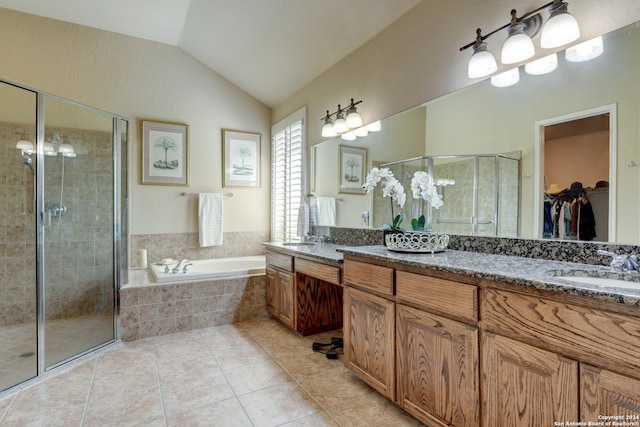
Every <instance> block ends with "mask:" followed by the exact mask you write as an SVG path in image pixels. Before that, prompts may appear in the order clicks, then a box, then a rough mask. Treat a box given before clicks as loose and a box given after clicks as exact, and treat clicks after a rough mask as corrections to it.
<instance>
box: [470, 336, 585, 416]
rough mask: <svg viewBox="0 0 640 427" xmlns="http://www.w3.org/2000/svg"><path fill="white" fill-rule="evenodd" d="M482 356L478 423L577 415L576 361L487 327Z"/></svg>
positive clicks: (483, 338)
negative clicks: (480, 410) (479, 419)
mask: <svg viewBox="0 0 640 427" xmlns="http://www.w3.org/2000/svg"><path fill="white" fill-rule="evenodd" d="M482 356H483V359H482V425H483V426H485V427H499V426H504V427H513V426H553V425H554V422H557V421H561V422H564V421H567V420H568V421H574V420H578V397H579V396H578V394H579V393H578V362H576V361H575V360H570V359H567V358H565V357H562V356H559V355H557V354H554V353H551V352H549V351H545V350H542V349H539V348H536V347H532V346H530V345H527V344H523V343H520V342H518V341H514V340H511V339H509V338H505V337H502V336H499V335H494V334H490V333H484V334H483V337H482Z"/></svg>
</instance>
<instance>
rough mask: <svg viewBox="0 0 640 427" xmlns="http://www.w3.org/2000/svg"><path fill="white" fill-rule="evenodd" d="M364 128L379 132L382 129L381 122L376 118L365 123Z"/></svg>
mask: <svg viewBox="0 0 640 427" xmlns="http://www.w3.org/2000/svg"><path fill="white" fill-rule="evenodd" d="M365 128H367V130H368V131H369V132H380V131H381V130H382V123H380V120H376V121H375V122H372V123H369V124H368V125H366V126H365Z"/></svg>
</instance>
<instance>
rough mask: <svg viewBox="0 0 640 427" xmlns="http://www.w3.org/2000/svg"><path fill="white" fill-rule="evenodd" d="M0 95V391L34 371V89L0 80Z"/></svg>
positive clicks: (35, 349) (35, 329) (35, 339)
mask: <svg viewBox="0 0 640 427" xmlns="http://www.w3.org/2000/svg"><path fill="white" fill-rule="evenodd" d="M0 100H8V101H9V102H1V103H0V150H1V153H2V156H1V157H0V162H1V165H2V166H1V167H0V183H1V184H0V200H2V203H0V211H1V214H0V251H1V252H0V254H1V255H0V390H4V389H5V388H7V387H10V386H12V385H14V384H18V383H20V382H22V381H25V380H27V379H29V378H32V377H35V376H36V375H38V361H37V350H38V346H37V322H36V320H37V319H36V268H35V265H36V243H35V242H36V239H35V227H34V226H35V222H36V219H35V218H36V215H35V203H34V200H35V182H34V179H35V173H34V171H35V169H34V168H35V166H36V163H35V151H34V148H35V144H33V142H34V141H35V138H36V93H35V92H33V91H30V90H26V89H23V88H20V87H16V86H14V85H10V84H7V83H3V82H0ZM29 144H31V145H30V146H29ZM18 145H20V147H21V148H17V146H18Z"/></svg>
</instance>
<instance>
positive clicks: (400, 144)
mask: <svg viewBox="0 0 640 427" xmlns="http://www.w3.org/2000/svg"><path fill="white" fill-rule="evenodd" d="M603 38H604V53H603V54H602V55H601V56H599V57H597V58H595V59H593V60H591V61H588V62H568V61H566V60H565V58H564V51H560V52H558V63H559V65H558V69H557V70H555V71H553V72H552V73H550V74H546V75H542V76H533V75H528V74H526V73H525V72H524V70H523V68H524V67H520V81H519V82H518V83H517V84H516V85H514V86H511V87H506V88H498V87H494V86H492V85H491V83H490V81H489V79H486V80H483V81H480V82H478V83H476V84H474V85H471V86H469V87H466V88H463V89H461V90H459V91H457V92H454V93H451V94H449V95H446V96H444V97H441V98H438V99H435V100H432V101H429V102H426V103H425V104H422V105H420V106H417V107H414V108H412V109H410V110H408V111H405V112H401V113H398V114H396V115H394V116H391V117H388V118H385V119H383V120H382V131H381V132H379V133H369V135H368V136H366V137H363V138H358V139H357V140H355V141H343V140H341V139H340V138H337V139H334V140H330V141H324V142H322V143H319V144H316V145H315V146H313V147H312V149H311V150H312V153H313V154H314V157H312V158H315V169H314V171H313V173H314V178H315V179H314V180H312V182H314V186H313V187H312V188H311V192H312V193H313V194H315V195H318V196H329V197H335V198H336V199H337V200H338V201H337V202H336V211H337V214H336V225H337V226H340V227H362V226H363V221H362V213H363V212H369V211H372V206H371V197H370V196H369V195H352V194H339V193H338V181H337V180H338V171H337V170H336V165H337V159H338V147H339V146H340V145H343V146H352V147H364V148H366V149H367V151H368V153H367V158H368V161H369V165H371V164H373V163H374V162H376V164H380V163H388V162H393V161H399V160H403V159H411V158H414V157H422V156H425V155H427V156H442V155H473V154H495V153H508V152H515V151H520V152H521V153H522V157H521V199H520V200H521V209H520V232H519V236H520V237H527V238H538V237H542V235H540V236H538V235H537V234H538V228H540V227H536V224H537V223H538V221H541V219H540V218H541V214H540V213H539V212H542V209H543V208H542V203H543V202H542V199H540V201H538V199H537V197H536V195H537V194H541V193H542V191H541V190H539V189H544V176H543V173H542V172H539V168H540V167H541V162H540V161H536V144H537V141H536V136H537V135H536V123H540V122H544V121H545V120H549V119H551V118H554V117H561V116H565V115H570V114H573V113H576V112H580V111H585V110H589V109H594V108H599V107H602V106H605V105H612V104H614V105H616V108H617V114H616V117H615V120H616V122H615V123H613V125H612V128H613V129H614V130H615V132H614V133H615V135H614V136H615V140H614V141H612V144H614V145H615V149H614V151H615V155H614V156H612V157H611V159H612V161H611V163H612V167H611V168H610V169H611V176H610V181H611V183H612V184H614V183H615V184H616V188H617V190H616V193H617V194H616V203H615V204H614V205H611V206H609V216H610V217H612V218H614V219H615V222H616V224H617V227H616V232H615V234H613V235H610V236H609V240H610V241H612V242H618V243H632V244H638V243H640V223H639V221H638V220H637V218H638V217H639V215H640V203H639V202H638V199H639V198H638V194H639V193H640V178H639V177H638V173H639V172H640V168H639V167H638V166H639V163H640V147H639V146H638V141H639V140H640V126H638V118H639V117H640V23H636V24H632V25H629V26H626V27H623V28H621V29H619V30H616V31H614V32H611V33H609V34H607V35H604V36H603ZM586 167H588V166H586ZM407 190H408V188H407ZM382 222H385V221H382ZM374 223H375V220H374V221H371V224H374ZM540 232H541V231H540Z"/></svg>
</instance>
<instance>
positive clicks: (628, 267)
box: [596, 249, 640, 273]
mask: <svg viewBox="0 0 640 427" xmlns="http://www.w3.org/2000/svg"><path fill="white" fill-rule="evenodd" d="M596 253H597V254H598V255H606V256H610V257H611V264H610V265H611V270H612V271H616V272H622V273H627V272H630V271H636V272H639V273H640V263H638V258H637V257H636V256H635V255H618V254H615V253H613V252H609V251H605V250H602V249H598V251H597V252H596Z"/></svg>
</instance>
